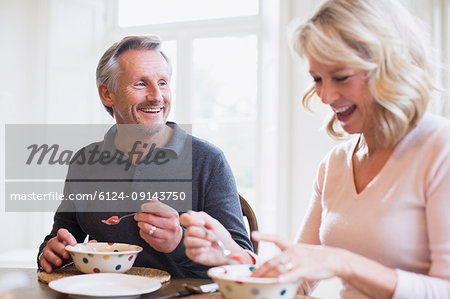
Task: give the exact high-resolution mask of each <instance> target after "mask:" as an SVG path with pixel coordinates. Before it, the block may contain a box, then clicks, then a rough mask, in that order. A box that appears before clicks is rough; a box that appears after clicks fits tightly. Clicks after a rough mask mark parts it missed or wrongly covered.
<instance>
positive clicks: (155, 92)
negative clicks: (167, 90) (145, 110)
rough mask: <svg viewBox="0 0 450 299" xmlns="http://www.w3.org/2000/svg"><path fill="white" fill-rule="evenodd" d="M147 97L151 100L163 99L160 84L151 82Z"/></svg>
mask: <svg viewBox="0 0 450 299" xmlns="http://www.w3.org/2000/svg"><path fill="white" fill-rule="evenodd" d="M147 98H148V100H150V101H159V102H162V101H163V96H162V92H161V89H160V88H159V85H158V84H149V85H148V87H147Z"/></svg>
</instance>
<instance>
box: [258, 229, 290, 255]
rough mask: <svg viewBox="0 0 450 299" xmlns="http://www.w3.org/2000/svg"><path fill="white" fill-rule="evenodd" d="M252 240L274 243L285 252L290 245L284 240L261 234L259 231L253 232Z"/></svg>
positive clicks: (272, 235)
mask: <svg viewBox="0 0 450 299" xmlns="http://www.w3.org/2000/svg"><path fill="white" fill-rule="evenodd" d="M252 239H253V240H255V241H266V242H272V243H274V244H275V245H276V246H277V247H278V248H280V249H281V250H285V249H286V248H287V247H288V246H289V243H288V242H286V241H285V240H284V239H283V238H281V237H279V236H277V235H274V234H267V233H261V232H259V231H254V232H252Z"/></svg>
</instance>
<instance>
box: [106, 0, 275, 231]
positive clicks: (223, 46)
mask: <svg viewBox="0 0 450 299" xmlns="http://www.w3.org/2000/svg"><path fill="white" fill-rule="evenodd" d="M265 2H269V1H261V0H247V1H240V0H220V1H219V0H217V1H210V0H192V1H183V0H168V1H154V0H146V1H143V0H117V1H116V2H115V3H116V5H115V7H114V9H111V10H110V11H114V12H115V17H113V18H111V24H110V28H111V32H112V33H113V34H112V36H111V37H112V38H113V40H114V41H116V40H119V39H121V38H122V37H124V36H126V35H134V34H136V35H139V34H156V35H159V36H160V37H161V39H162V40H163V50H164V51H165V52H166V53H167V54H168V56H169V58H170V59H171V61H172V64H173V69H174V75H173V78H172V82H171V83H172V91H173V92H174V104H173V109H172V112H171V116H169V119H171V120H174V121H176V122H178V123H187V124H192V128H193V135H195V136H197V137H200V138H203V139H205V140H207V141H209V142H211V143H213V144H215V145H216V146H218V147H219V148H220V149H222V150H223V151H224V153H225V155H226V157H227V160H228V162H229V163H230V165H231V168H232V170H233V173H234V176H235V178H236V182H237V187H238V191H239V193H240V194H241V195H243V196H244V197H245V198H246V199H247V200H248V201H249V202H250V204H251V205H252V207H253V208H254V209H255V210H256V211H257V212H258V215H261V214H264V213H265V212H266V211H270V212H271V216H270V217H267V218H269V219H270V220H268V223H269V222H270V224H268V225H273V223H272V222H271V221H276V220H275V218H276V217H273V212H274V211H273V209H271V208H268V207H267V206H265V207H260V205H261V204H262V203H263V202H266V200H265V199H264V197H268V198H269V199H270V197H271V195H270V192H268V191H267V190H268V189H270V188H272V189H273V188H275V187H274V185H275V184H276V182H275V181H274V182H273V185H272V186H269V185H267V184H263V183H261V182H266V181H267V179H263V176H264V175H266V176H267V173H271V176H272V177H273V176H274V174H275V173H276V170H274V169H273V167H274V165H276V162H273V163H272V162H271V163H264V162H263V161H265V160H266V161H267V160H268V159H270V160H273V159H274V157H277V155H274V154H273V153H274V150H272V149H271V146H275V145H276V144H277V142H276V137H277V136H276V134H273V133H270V134H267V130H268V129H267V128H268V127H269V128H270V129H269V130H271V132H273V129H274V128H273V124H276V122H277V116H276V113H273V114H272V115H264V114H263V113H266V112H267V111H268V110H270V109H267V108H264V109H263V108H262V107H263V106H264V107H272V109H275V110H276V106H277V103H276V102H277V101H278V98H277V97H276V96H270V94H271V93H270V92H269V93H267V92H263V91H261V90H264V88H267V86H269V85H270V84H263V83H262V81H263V80H265V79H266V78H267V75H265V76H262V75H261V70H262V67H263V63H262V61H263V60H264V58H266V59H265V60H264V61H265V63H264V65H267V64H270V63H272V64H273V63H276V61H277V60H276V59H273V57H272V58H271V59H267V57H268V56H271V54H270V51H272V50H273V49H277V48H278V41H273V43H270V42H267V40H265V39H266V36H265V34H266V32H265V31H263V30H262V24H263V23H264V18H263V16H262V11H263V9H265V11H267V10H268V9H267V7H265V6H264V3H265ZM174 7H176V9H174ZM273 13H275V14H276V10H273ZM263 44H266V45H272V46H267V48H263V47H262V45H263ZM273 45H275V46H273ZM106 46H107V45H105V47H106ZM272 56H275V54H273V55H272ZM268 61H269V62H268ZM269 69H276V67H275V68H269ZM270 76H273V78H272V79H271V81H272V82H276V80H277V79H278V78H277V77H276V74H275V73H274V74H272V73H271V74H270ZM263 85H264V87H262V86H263ZM272 94H273V93H272ZM269 97H270V98H269ZM263 103H264V104H263ZM262 123H264V124H265V126H261V124H262ZM267 124H269V126H267ZM268 144H269V146H268V147H267V146H264V145H268ZM263 147H264V150H258V149H260V148H263ZM269 155H270V157H269ZM263 164H264V165H263ZM269 165H270V166H269ZM263 166H264V167H263ZM261 169H264V172H262V171H260V170H261ZM267 202H269V200H267ZM270 202H271V204H272V202H273V201H270ZM264 204H265V203H264ZM258 210H259V211H258ZM260 217H261V219H262V218H263V217H264V216H262V215H261V216H260ZM264 218H266V217H264ZM261 227H264V224H263V223H261Z"/></svg>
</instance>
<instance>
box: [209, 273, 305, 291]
mask: <svg viewBox="0 0 450 299" xmlns="http://www.w3.org/2000/svg"><path fill="white" fill-rule="evenodd" d="M254 269H255V266H254V265H227V266H220V267H214V268H211V269H209V270H208V275H209V276H210V277H211V278H212V279H214V281H215V282H216V283H217V284H218V285H219V291H220V292H221V293H222V295H223V296H224V297H225V299H264V298H267V299H278V298H280V299H291V298H294V297H295V295H296V294H297V289H298V287H299V285H300V281H294V282H290V283H279V282H278V280H277V279H276V278H261V277H251V276H250V275H251V274H252V271H253V270H254Z"/></svg>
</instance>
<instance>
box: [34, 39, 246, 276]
mask: <svg viewBox="0 0 450 299" xmlns="http://www.w3.org/2000/svg"><path fill="white" fill-rule="evenodd" d="M160 46H161V41H160V39H159V38H158V37H156V36H129V37H125V38H124V39H122V40H121V41H120V42H118V43H115V44H113V45H112V46H111V47H110V48H109V49H108V50H107V51H106V52H105V53H104V55H103V56H102V58H101V59H100V62H99V64H98V67H97V87H98V92H99V96H100V98H101V100H102V103H103V105H104V106H105V108H106V110H107V111H108V113H109V114H110V115H111V116H112V117H113V118H114V119H115V121H116V125H114V126H113V127H112V128H111V129H110V130H109V131H108V132H107V133H106V135H105V139H104V140H103V141H101V142H97V143H93V144H90V145H88V146H87V147H85V148H83V149H82V150H80V152H79V154H78V155H77V157H78V158H80V157H85V156H84V154H85V153H91V154H92V153H97V154H98V156H99V157H100V158H102V157H108V163H101V165H99V164H98V163H97V164H96V165H92V164H90V165H87V163H81V162H80V161H79V160H74V161H72V163H71V165H70V167H69V170H68V174H67V179H66V184H65V188H64V193H65V195H66V196H67V195H69V194H74V193H75V194H76V193H86V192H87V190H88V191H89V192H92V193H94V189H95V192H96V194H97V189H98V188H100V186H101V187H102V188H104V190H107V191H108V192H109V191H112V190H115V192H117V193H116V194H122V201H121V203H125V206H126V208H124V206H123V205H122V206H120V205H119V204H117V205H112V207H114V208H116V209H117V210H108V208H110V207H111V205H109V206H105V205H104V204H103V202H102V206H101V209H100V210H98V208H97V209H96V208H95V207H94V206H93V205H91V204H90V203H83V204H81V205H77V206H76V207H75V204H74V203H72V202H68V203H62V204H61V205H60V207H59V208H58V211H57V212H56V213H55V218H54V225H53V229H52V231H51V233H50V234H49V235H48V236H47V237H46V238H45V240H44V242H43V244H42V245H41V246H40V250H39V255H38V265H39V266H40V267H41V268H42V269H43V270H45V271H47V272H51V271H52V270H53V269H55V268H57V267H61V266H64V265H66V264H68V263H69V262H70V261H71V260H70V259H71V258H70V255H69V253H68V252H67V251H66V250H65V246H66V245H68V244H70V245H75V244H76V243H77V242H83V241H84V239H85V238H86V236H87V235H89V239H90V240H96V241H99V242H120V243H129V244H135V245H139V246H141V247H143V249H144V250H143V252H141V253H140V254H139V255H138V257H137V259H136V262H135V264H134V265H135V266H140V267H152V268H158V269H161V270H165V271H168V272H169V273H170V274H171V275H172V276H173V277H206V270H207V267H205V266H202V265H200V264H197V263H194V262H192V261H190V260H189V259H188V258H187V256H186V253H185V248H184V245H183V242H182V239H183V232H184V231H183V228H182V227H181V226H180V223H179V214H180V213H179V212H177V211H176V210H174V209H172V208H168V207H167V206H166V205H164V204H163V203H161V202H156V203H155V202H154V201H151V199H150V198H149V197H153V196H154V195H155V193H154V194H153V195H152V194H151V193H150V192H149V190H151V189H152V188H160V187H161V186H162V185H161V184H163V183H161V182H160V181H161V177H165V178H166V177H167V173H170V174H174V173H175V174H176V178H175V179H172V180H169V183H168V184H166V185H164V186H166V187H167V186H169V187H168V188H171V187H170V186H174V187H173V188H181V189H183V188H184V189H183V191H186V192H185V193H184V194H188V195H191V198H192V201H191V204H192V205H191V206H189V208H188V210H189V209H192V210H194V211H204V212H206V213H208V214H210V215H212V216H213V217H214V218H216V219H217V220H218V221H220V222H221V223H222V225H223V226H225V227H226V228H227V230H228V232H227V233H229V234H231V236H232V238H233V239H234V241H236V243H237V244H239V246H240V247H239V246H237V247H236V246H233V247H232V248H230V249H231V250H232V251H233V253H234V254H238V255H241V256H243V262H248V263H251V262H252V260H251V256H250V255H248V254H247V253H246V250H251V249H252V245H251V243H250V240H249V237H248V234H247V231H246V229H245V226H244V223H243V217H242V212H241V207H240V203H239V198H238V193H237V189H236V184H235V181H234V178H233V175H232V172H231V169H230V167H229V165H228V163H227V161H226V159H225V157H224V155H223V153H222V151H220V150H219V149H218V148H216V147H215V146H213V145H211V144H209V143H207V142H206V141H203V140H201V139H199V138H196V137H193V136H191V135H189V134H187V133H186V132H185V131H184V130H183V129H181V127H180V126H178V125H177V124H175V123H173V122H168V121H167V118H168V116H169V113H170V108H171V104H172V101H171V90H170V77H171V66H170V62H169V60H168V58H167V57H166V56H165V54H164V53H163V52H162V51H161V49H160ZM130 125H131V126H132V129H130ZM148 145H152V146H148ZM111 152H114V153H115V154H114V155H110V153H111ZM105 153H106V154H105ZM86 160H89V161H91V159H83V161H84V162H86ZM186 161H188V162H189V163H187V164H186V163H182V162H186ZM124 165H125V166H124ZM186 165H189V167H186ZM158 182H159V183H158ZM186 183H188V186H189V188H188V189H189V190H186ZM183 184H184V185H183ZM181 185H183V186H184V187H179V186H181ZM155 186H157V187H155ZM175 186H176V187H175ZM117 188H119V189H117ZM166 191H167V190H166ZM149 193H150V194H149ZM160 193H161V192H160ZM162 193H164V192H162ZM105 194H106V193H105ZM108 194H109V193H108ZM136 194H138V195H139V196H141V197H142V194H144V195H146V194H149V195H148V198H144V200H147V201H149V200H150V202H149V203H145V204H143V205H142V206H139V208H136V201H135V199H136V198H135V197H136V196H137V195H136ZM171 194H172V193H171ZM177 194H178V195H179V194H181V192H180V193H177ZM156 195H157V194H156ZM127 196H128V197H127ZM133 196H134V198H132V197H133ZM124 197H125V199H126V198H128V199H129V200H124ZM130 198H132V200H130ZM160 199H161V198H160ZM139 200H140V201H138V202H139V204H140V203H142V200H143V198H139ZM178 202H180V201H178ZM93 207H94V208H93ZM155 207H157V208H156V209H155ZM161 209H162V210H163V211H161ZM136 210H140V212H138V213H136V215H135V216H134V221H133V219H132V218H126V219H125V220H123V221H121V222H120V224H119V225H114V226H107V225H104V224H102V223H101V220H105V219H107V218H109V217H111V216H112V217H116V216H115V215H119V213H122V215H124V214H126V212H130V211H134V212H135V211H136ZM113 215H114V216H113ZM119 216H121V215H119ZM117 217H118V216H117Z"/></svg>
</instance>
